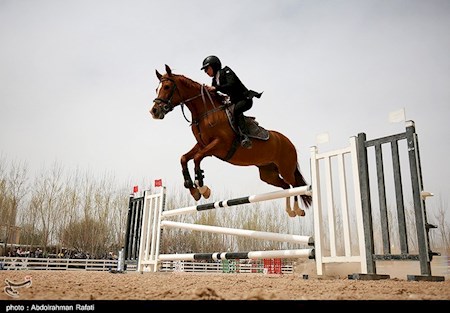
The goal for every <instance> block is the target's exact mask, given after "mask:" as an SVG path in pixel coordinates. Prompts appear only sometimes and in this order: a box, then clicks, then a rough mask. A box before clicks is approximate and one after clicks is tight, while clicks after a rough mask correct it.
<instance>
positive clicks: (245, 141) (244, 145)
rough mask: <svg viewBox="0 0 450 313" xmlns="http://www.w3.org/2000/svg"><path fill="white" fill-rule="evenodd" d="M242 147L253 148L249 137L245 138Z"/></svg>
mask: <svg viewBox="0 0 450 313" xmlns="http://www.w3.org/2000/svg"><path fill="white" fill-rule="evenodd" d="M241 146H242V147H244V148H246V149H251V148H252V141H251V140H250V139H249V138H248V136H244V139H242V141H241Z"/></svg>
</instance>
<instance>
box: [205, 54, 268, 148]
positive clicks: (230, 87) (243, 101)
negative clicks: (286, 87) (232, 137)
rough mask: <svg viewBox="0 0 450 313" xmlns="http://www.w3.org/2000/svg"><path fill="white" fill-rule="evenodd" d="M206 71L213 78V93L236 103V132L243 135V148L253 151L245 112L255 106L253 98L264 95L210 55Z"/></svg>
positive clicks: (206, 62) (234, 121)
mask: <svg viewBox="0 0 450 313" xmlns="http://www.w3.org/2000/svg"><path fill="white" fill-rule="evenodd" d="M201 70H204V71H205V72H206V74H208V76H210V77H213V80H212V87H210V88H209V90H211V91H220V92H221V93H223V94H226V95H228V96H229V97H230V101H231V103H234V104H235V105H234V118H233V123H234V127H235V129H236V130H239V133H240V135H241V146H243V147H244V148H247V149H251V147H252V142H251V140H250V139H249V138H248V136H247V133H248V129H247V125H246V123H245V118H244V112H245V111H247V110H249V109H250V108H251V107H252V106H253V97H257V98H260V97H261V95H262V93H258V92H256V91H253V90H248V89H247V88H246V87H245V86H244V84H243V83H242V82H241V80H240V79H239V78H238V77H237V76H236V74H235V73H234V72H233V71H232V70H231V69H230V68H229V67H228V66H225V67H224V68H222V63H221V62H220V60H219V58H218V57H216V56H214V55H210V56H208V57H206V58H205V60H203V66H202V68H201Z"/></svg>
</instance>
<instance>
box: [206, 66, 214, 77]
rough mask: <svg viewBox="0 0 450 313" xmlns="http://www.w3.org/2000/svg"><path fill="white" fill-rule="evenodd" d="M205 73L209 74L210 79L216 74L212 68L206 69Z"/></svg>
mask: <svg viewBox="0 0 450 313" xmlns="http://www.w3.org/2000/svg"><path fill="white" fill-rule="evenodd" d="M205 73H206V74H208V76H209V77H213V75H214V72H213V69H212V67H211V66H208V67H207V68H205Z"/></svg>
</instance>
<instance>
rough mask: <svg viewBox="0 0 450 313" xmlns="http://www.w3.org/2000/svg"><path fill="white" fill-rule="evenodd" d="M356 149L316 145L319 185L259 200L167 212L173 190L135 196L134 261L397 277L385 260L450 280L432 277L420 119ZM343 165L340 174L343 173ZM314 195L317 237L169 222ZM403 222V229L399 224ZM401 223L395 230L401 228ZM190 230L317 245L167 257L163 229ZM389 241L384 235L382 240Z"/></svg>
mask: <svg viewBox="0 0 450 313" xmlns="http://www.w3.org/2000/svg"><path fill="white" fill-rule="evenodd" d="M401 140H406V141H407V149H408V158H409V170H410V173H409V174H410V177H411V188H412V197H413V200H414V201H413V205H414V216H415V221H414V222H415V223H414V225H413V226H414V227H415V230H414V231H415V233H416V235H417V245H418V247H419V253H418V254H410V252H409V247H408V236H407V235H408V233H410V232H408V231H407V224H406V219H405V214H406V213H405V207H404V204H403V203H404V200H403V197H404V191H403V186H402V175H401V169H402V168H401V167H400V157H399V151H398V150H399V144H398V142H399V141H401ZM349 141H350V144H349V146H348V147H346V148H344V149H339V150H335V151H330V152H325V153H319V152H318V149H317V147H311V158H310V163H311V181H312V184H311V186H305V187H299V188H293V189H290V190H281V191H276V192H272V193H267V194H262V195H253V196H249V197H242V198H236V199H231V200H225V201H217V202H213V203H208V204H201V205H196V206H190V207H185V208H177V209H171V210H165V197H166V195H165V188H162V190H161V193H159V194H154V195H149V194H147V192H144V196H143V197H138V198H134V197H130V205H129V214H128V223H127V237H126V248H125V249H126V250H125V255H126V260H129V261H132V260H137V261H138V270H140V271H146V270H150V271H156V270H157V269H158V262H160V261H163V260H223V259H231V258H257V257H258V258H259V257H262V258H265V257H270V258H288V257H292V258H298V257H309V258H314V259H315V262H316V271H317V275H323V274H324V271H325V267H326V265H327V264H330V263H359V265H360V269H361V272H360V273H354V274H350V275H349V278H351V279H386V278H389V275H385V274H378V273H377V268H376V264H377V262H378V261H385V260H396V261H404V260H405V261H420V268H421V275H407V278H408V280H429V281H443V280H444V277H442V276H432V275H431V266H430V262H431V260H432V257H433V255H438V254H437V253H435V252H432V251H431V250H430V244H429V235H428V232H429V230H430V229H434V228H436V227H435V226H433V225H430V224H428V222H427V219H426V210H425V199H426V198H425V195H426V194H429V193H426V192H424V191H423V182H422V173H421V166H420V156H419V147H418V139H417V134H416V133H415V126H414V122H412V121H408V122H407V123H406V131H405V132H404V133H401V134H396V135H392V136H387V137H383V138H379V139H375V140H366V135H365V134H364V133H360V134H359V135H358V136H357V137H351V138H350V140H349ZM383 144H388V145H389V146H390V148H391V156H392V164H393V172H394V185H395V188H394V189H395V198H396V201H395V204H396V212H397V219H396V220H394V221H390V220H389V218H388V213H387V205H386V185H385V173H384V167H383V164H384V163H383V153H382V149H381V146H382V145H383ZM372 147H374V149H373V150H374V152H375V158H374V159H375V162H376V177H373V176H374V175H371V172H370V171H369V167H368V163H369V162H368V159H369V158H368V154H369V153H370V151H369V149H372ZM336 168H337V170H336ZM371 181H376V182H377V191H378V207H379V211H380V225H378V226H379V227H381V235H379V234H378V233H376V232H375V230H374V227H373V219H374V215H373V213H374V210H373V208H374V207H376V206H377V204H376V203H373V201H372V200H371V188H370V182H371ZM302 193H303V194H308V195H312V197H313V218H314V238H316V240H314V239H313V238H312V237H309V236H298V235H287V234H276V233H267V232H256V231H252V230H239V229H231V228H224V227H219V226H211V225H197V224H188V223H179V222H173V221H167V220H165V219H166V218H167V217H170V216H176V215H180V214H187V213H201V212H202V211H205V210H210V209H217V208H226V207H229V206H233V205H241V204H248V203H253V202H260V201H268V200H273V199H280V198H285V197H287V196H293V195H300V194H302ZM394 223H397V224H398V225H397V227H393V224H394ZM394 226H395V225H394ZM170 227H171V228H184V229H190V230H195V231H208V232H215V233H221V234H231V235H236V236H246V237H250V238H255V239H262V240H278V241H281V242H294V243H299V244H307V245H309V246H311V245H313V248H309V249H296V250H278V251H277V250H274V251H254V252H242V253H239V252H236V253H229V252H226V253H225V252H223V253H192V254H191V253H189V254H160V253H159V244H160V236H161V230H162V229H163V228H170ZM391 229H397V232H398V233H397V234H396V237H398V238H399V241H400V253H398V254H396V253H393V252H392V251H391V245H392V243H391V239H392V238H393V237H395V236H390V232H391ZM380 236H381V238H379V237H380ZM375 239H378V241H381V242H383V247H382V251H376V245H375Z"/></svg>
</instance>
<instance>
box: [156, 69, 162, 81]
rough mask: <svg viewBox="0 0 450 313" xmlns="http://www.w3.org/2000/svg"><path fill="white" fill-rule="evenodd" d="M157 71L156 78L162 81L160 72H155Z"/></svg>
mask: <svg viewBox="0 0 450 313" xmlns="http://www.w3.org/2000/svg"><path fill="white" fill-rule="evenodd" d="M155 71H156V77H158V79H159V80H161V77H162V75H161V74H160V73H159V72H158V70H155Z"/></svg>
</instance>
